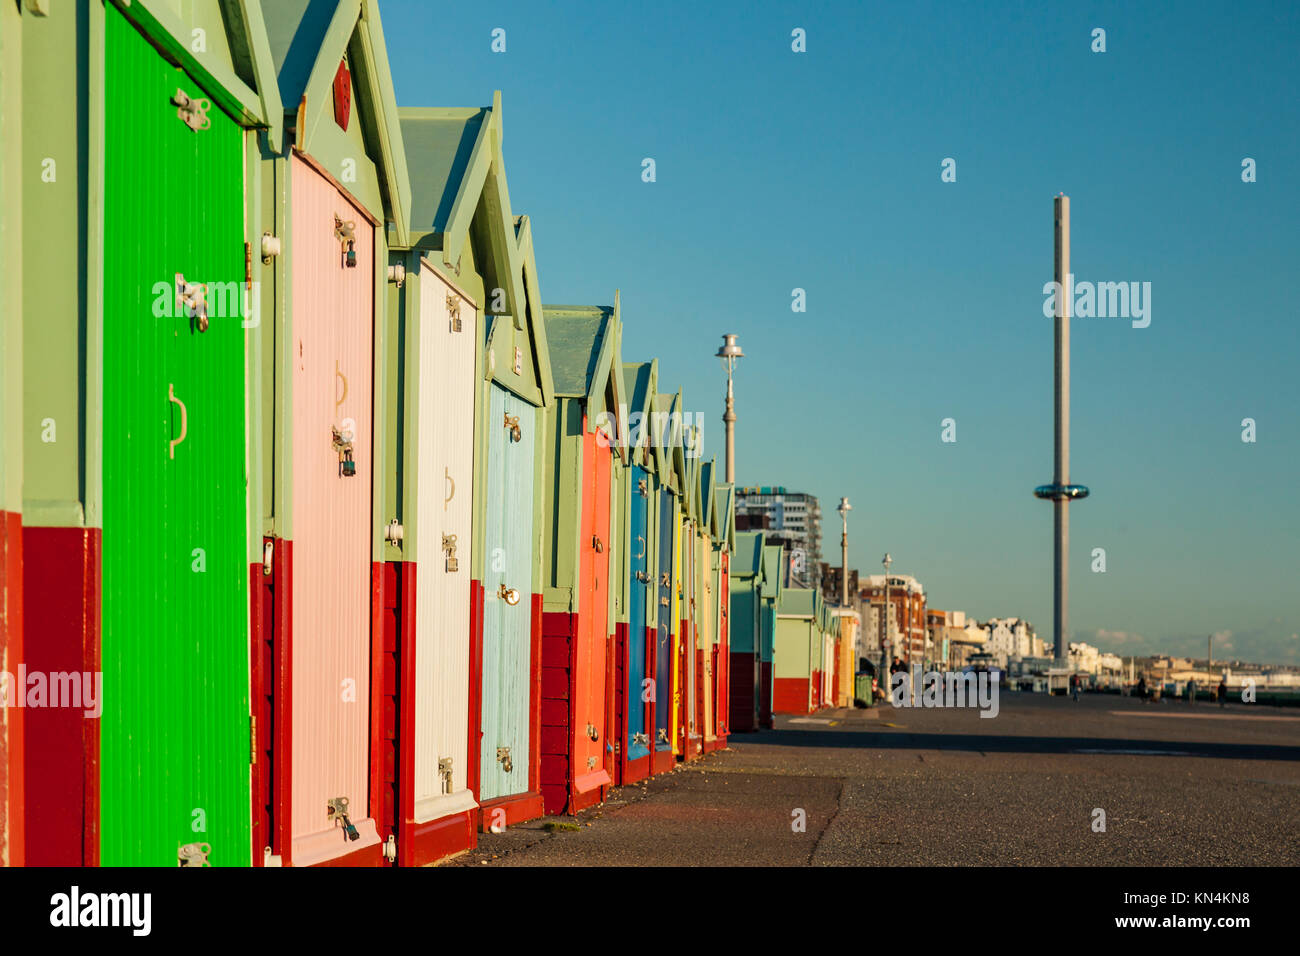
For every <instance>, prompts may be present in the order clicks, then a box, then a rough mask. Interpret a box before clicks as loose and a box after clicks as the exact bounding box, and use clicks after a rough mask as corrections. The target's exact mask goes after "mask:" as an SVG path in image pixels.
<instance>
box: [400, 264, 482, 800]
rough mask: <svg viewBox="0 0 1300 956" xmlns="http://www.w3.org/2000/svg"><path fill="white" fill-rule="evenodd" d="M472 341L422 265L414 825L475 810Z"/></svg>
mask: <svg viewBox="0 0 1300 956" xmlns="http://www.w3.org/2000/svg"><path fill="white" fill-rule="evenodd" d="M449 301H451V302H452V303H454V304H455V306H456V308H457V311H458V316H459V322H458V323H457V321H456V320H455V319H453V316H452V314H451V311H450V310H449V309H448V302H449ZM457 325H459V328H457ZM477 337H478V322H477V318H476V311H475V307H474V305H473V304H472V303H470V302H469V300H467V299H465V298H464V297H462V296H461V295H460V294H459V293H457V292H456V291H455V290H453V289H452V288H451V286H449V285H448V284H447V283H446V282H444V281H443V280H442V279H441V278H440V277H439V276H438V275H437V274H436V273H435V272H434V271H433V270H432V269H430V268H429V267H428V266H423V267H422V268H421V270H420V310H419V329H418V338H419V350H420V366H419V368H420V374H419V378H418V381H417V382H416V383H414V385H413V386H412V387H413V388H414V389H416V390H418V394H419V416H418V421H419V424H418V429H419V436H418V439H417V440H418V452H417V454H418V468H417V472H416V514H415V518H414V520H415V525H416V528H417V530H418V537H417V539H416V540H417V546H418V549H419V550H418V553H417V561H418V564H419V568H420V573H419V578H418V584H417V586H416V590H417V604H416V614H415V629H416V644H417V647H418V648H419V651H418V653H417V654H416V657H415V667H416V677H415V694H416V705H415V781H414V782H415V819H416V821H417V822H421V823H423V822H425V821H427V820H432V819H434V818H435V817H437V816H440V815H442V814H443V813H448V812H456V811H459V810H465V809H468V808H469V807H472V806H473V805H474V802H473V798H472V797H471V796H470V794H469V792H468V778H467V776H466V774H467V771H468V766H469V754H468V739H469V738H468V734H469V728H468V703H469V641H470V635H469V627H470V611H469V601H470V568H471V567H473V564H472V560H473V551H472V542H473V535H472V529H471V521H472V515H473V491H474V475H473V461H474V345H475V342H477V341H478V338H477ZM444 535H445V536H448V538H449V539H450V538H451V537H454V538H455V560H456V570H454V571H452V570H449V563H448V557H449V554H448V552H446V551H444V550H443V548H442V542H443V536H444ZM440 760H450V761H451V779H450V784H449V785H444V783H443V777H442V775H441V774H440V772H439V768H438V762H439V761H440Z"/></svg>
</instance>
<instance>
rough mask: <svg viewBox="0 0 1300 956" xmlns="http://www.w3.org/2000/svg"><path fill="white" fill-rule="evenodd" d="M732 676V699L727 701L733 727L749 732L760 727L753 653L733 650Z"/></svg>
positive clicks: (738, 730) (756, 677)
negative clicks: (755, 693)
mask: <svg viewBox="0 0 1300 956" xmlns="http://www.w3.org/2000/svg"><path fill="white" fill-rule="evenodd" d="M731 678H732V679H731V681H730V684H731V695H730V696H731V699H730V700H729V701H728V702H727V704H728V706H727V713H728V715H729V716H730V719H731V729H732V730H734V731H737V732H738V733H749V732H750V731H752V730H755V729H757V727H758V704H757V701H755V699H754V686H755V685H756V684H757V683H758V671H757V669H756V664H755V661H754V655H753V654H751V653H748V652H742V651H732V652H731Z"/></svg>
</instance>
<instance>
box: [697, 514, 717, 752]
mask: <svg viewBox="0 0 1300 956" xmlns="http://www.w3.org/2000/svg"><path fill="white" fill-rule="evenodd" d="M696 550H697V553H698V555H699V557H698V558H697V560H698V562H699V568H700V580H701V581H702V582H704V586H703V587H702V588H700V600H699V619H700V650H699V654H700V656H701V657H702V659H703V662H704V667H703V671H704V677H703V680H701V682H700V692H701V695H702V696H703V698H704V701H703V703H704V706H703V711H704V716H703V726H702V727H701V728H700V732H701V733H702V734H703V735H704V739H705V740H713V739H715V738H716V737H717V733H716V728H715V725H714V716H713V715H714V707H715V706H716V698H715V691H716V687H717V685H716V683H715V681H716V675H715V674H714V663H713V662H714V659H715V658H714V653H713V647H714V644H715V643H716V642H717V637H716V634H715V630H714V629H715V627H716V624H717V622H716V621H715V620H714V611H713V599H714V595H715V587H716V581H715V580H714V572H713V561H712V558H713V555H712V549H711V548H710V547H709V537H708V535H707V534H704V533H703V532H701V533H700V534H698V535H697V536H696Z"/></svg>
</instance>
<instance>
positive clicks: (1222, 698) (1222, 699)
mask: <svg viewBox="0 0 1300 956" xmlns="http://www.w3.org/2000/svg"><path fill="white" fill-rule="evenodd" d="M1227 702H1228V681H1227V678H1224V677H1220V678H1219V706H1220V707H1223V706H1224V705H1225V704H1226V703H1227Z"/></svg>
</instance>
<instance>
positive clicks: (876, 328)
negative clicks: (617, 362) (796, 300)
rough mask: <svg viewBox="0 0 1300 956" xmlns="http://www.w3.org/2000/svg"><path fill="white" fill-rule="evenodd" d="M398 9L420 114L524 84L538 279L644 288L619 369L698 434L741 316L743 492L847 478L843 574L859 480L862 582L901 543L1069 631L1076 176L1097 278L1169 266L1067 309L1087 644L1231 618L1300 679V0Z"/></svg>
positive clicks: (562, 296)
mask: <svg viewBox="0 0 1300 956" xmlns="http://www.w3.org/2000/svg"><path fill="white" fill-rule="evenodd" d="M380 11H381V15H382V18H383V22H384V28H385V34H386V38H387V43H388V53H389V59H390V61H391V66H392V71H393V79H394V84H395V87H396V91H397V100H398V103H399V105H402V106H478V105H487V104H489V103H490V102H491V100H492V92H493V90H495V89H500V90H501V91H502V97H503V118H504V129H505V139H504V153H505V159H506V170H507V175H508V178H509V187H510V199H511V203H512V205H513V207H514V211H515V212H516V213H517V214H518V213H527V214H528V215H529V216H530V217H531V219H532V224H533V234H534V237H535V241H536V247H537V262H538V271H539V274H540V278H541V288H542V295H543V298H544V299H545V300H546V301H547V302H549V303H575V304H596V303H602V304H603V303H609V302H611V301H612V299H613V292H614V289H615V288H616V287H617V288H619V289H621V293H622V307H623V317H624V322H625V326H626V327H625V331H624V358H625V360H627V361H643V360H648V359H649V358H651V357H658V359H659V362H660V375H661V384H662V385H663V386H664V388H665V390H667V389H668V387H669V386H671V387H673V388H675V387H677V386H679V385H680V387H682V389H683V394H684V398H685V400H686V405H687V407H688V409H690V410H692V411H703V412H706V413H707V420H706V430H705V440H706V454H707V455H713V454H716V455H717V456H718V458H719V464H721V456H722V454H723V443H722V423H721V414H722V403H723V392H724V376H723V373H722V371H721V369H720V367H719V363H718V361H717V360H716V359H715V358H713V357H712V355H713V352H714V351H715V350H716V349H717V346H718V344H719V343H720V341H721V339H720V338H719V336H720V335H721V334H722V333H724V332H735V333H737V334H738V335H739V336H740V344H741V346H742V347H743V348H744V350H745V353H746V358H745V359H743V360H742V361H741V363H740V364H739V366H738V369H737V373H736V401H737V413H738V416H739V421H738V423H737V434H736V456H737V480H738V483H740V484H783V485H785V486H786V487H788V488H789V489H791V490H799V491H809V492H812V493H814V494H816V495H818V496H820V498H821V500H822V507H823V512H824V516H825V518H826V526H825V527H826V535H825V537H826V541H827V543H828V546H829V548H830V549H831V550H834V552H835V553H834V554H833V555H830V556H829V557H830V558H831V560H833V561H835V562H836V563H838V543H839V519H838V516H837V515H836V514H835V512H834V507H835V505H836V503H837V502H838V499H839V496H840V495H848V496H849V497H850V500H851V501H852V503H853V505H854V511H853V512H852V515H851V519H850V554H849V560H850V565H851V566H857V567H859V568H861V569H862V570H863V572H864V573H866V572H877V571H879V568H880V563H879V562H880V558H881V556H882V555H883V553H884V552H885V551H886V550H888V551H890V552H891V553H892V554H893V557H894V566H893V569H894V570H895V571H901V572H906V573H911V574H915V575H916V576H917V577H918V578H919V579H920V580H921V581H922V583H923V584H924V585H925V586H926V589H927V592H928V595H929V599H930V602H931V604H932V605H933V606H935V607H940V608H944V609H958V610H965V611H967V612H968V613H969V614H973V615H975V616H977V617H979V618H981V619H983V618H985V617H989V616H1007V615H1018V616H1021V617H1027V618H1028V619H1029V620H1031V621H1032V622H1033V623H1034V625H1035V626H1036V628H1037V630H1038V632H1039V634H1040V635H1041V636H1043V637H1044V638H1045V639H1047V640H1049V641H1050V639H1051V630H1052V508H1051V505H1050V504H1049V503H1047V502H1042V501H1038V500H1036V499H1035V498H1033V496H1032V489H1033V487H1034V486H1035V485H1038V484H1043V483H1047V482H1050V481H1051V479H1052V321H1051V319H1049V318H1045V317H1044V316H1043V303H1044V295H1043V292H1042V287H1043V283H1044V282H1047V281H1050V280H1051V278H1052V197H1053V196H1055V195H1056V194H1057V193H1058V192H1062V191H1063V192H1065V193H1066V194H1068V195H1069V196H1070V197H1071V203H1072V217H1073V234H1072V239H1073V242H1072V255H1073V262H1072V266H1073V272H1074V274H1075V275H1076V279H1077V281H1080V282H1082V281H1092V282H1102V281H1106V282H1111V281H1114V282H1118V281H1126V282H1139V283H1141V282H1150V283H1151V312H1150V320H1151V321H1150V325H1149V326H1148V327H1146V328H1133V327H1132V324H1131V322H1130V321H1129V320H1128V319H1124V318H1076V319H1075V321H1074V323H1073V337H1072V342H1073V391H1072V411H1073V426H1072V469H1071V471H1072V474H1071V478H1072V479H1073V480H1074V481H1075V482H1078V483H1082V484H1086V485H1088V486H1089V487H1090V488H1091V489H1092V497H1091V498H1089V499H1088V500H1086V501H1084V502H1082V503H1079V504H1076V505H1074V506H1072V508H1071V527H1072V536H1071V564H1072V575H1071V594H1072V597H1071V632H1072V635H1071V636H1072V637H1073V638H1074V639H1076V640H1086V641H1090V642H1094V643H1097V644H1099V645H1100V646H1101V647H1103V648H1105V649H1109V650H1114V651H1116V652H1119V653H1122V654H1130V653H1137V654H1143V653H1152V652H1155V651H1167V652H1172V653H1200V654H1204V651H1205V643H1206V640H1205V639H1206V636H1207V635H1208V634H1211V633H1217V634H1219V637H1218V638H1217V639H1216V644H1215V651H1216V657H1217V656H1219V653H1220V652H1221V651H1222V652H1223V653H1224V656H1229V655H1230V656H1235V657H1238V658H1242V659H1246V660H1272V661H1279V662H1289V663H1300V636H1297V635H1298V633H1300V584H1298V583H1297V574H1298V572H1300V560H1298V559H1300V553H1298V552H1300V545H1298V542H1300V504H1297V497H1296V495H1297V490H1298V489H1297V484H1298V478H1300V475H1298V468H1300V453H1298V449H1300V423H1298V422H1297V417H1298V412H1300V385H1298V384H1297V373H1296V363H1297V351H1298V349H1297V346H1298V345H1300V333H1298V332H1297V322H1298V321H1300V315H1298V314H1297V312H1298V309H1297V300H1296V296H1295V294H1294V290H1295V284H1296V278H1297V275H1298V274H1300V267H1298V266H1297V259H1298V258H1300V225H1298V223H1297V212H1300V185H1298V184H1300V135H1298V132H1300V122H1298V120H1297V107H1298V102H1300V97H1297V90H1300V67H1298V66H1297V52H1296V51H1297V47H1298V45H1300V5H1297V4H1294V3H1273V4H1262V3H1243V4H1202V3H1186V2H1179V3H1162V4H1156V3H1142V4H1133V3H1114V4H1087V3H1085V4H1040V3H1021V4H1003V5H998V6H996V7H989V6H988V5H986V4H966V3H933V4H930V3H914V2H909V3H906V4H871V5H865V4H859V3H804V4H777V3H716V4H715V3H699V2H693V3H672V2H656V3H654V4H622V3H618V4H600V3H586V4H559V3H556V4H551V3H547V4H540V3H517V4H487V3H483V4H442V3H428V2H413V0H381V3H380ZM496 28H500V29H503V30H505V44H506V50H505V52H504V53H494V52H492V49H491V44H492V31H493V30H494V29H496ZM795 28H802V29H803V30H804V31H805V32H806V48H807V49H806V52H803V53H796V52H793V51H792V49H791V46H792V43H793V42H794V41H793V39H792V36H791V32H792V31H793V30H794V29H795ZM1095 28H1102V29H1104V30H1105V46H1106V49H1105V52H1104V53H1094V52H1093V51H1092V46H1093V45H1094V39H1093V30H1094V29H1095ZM647 157H649V158H652V159H654V161H655V173H656V181H655V182H653V183H647V182H643V181H642V161H643V159H645V158H647ZM1247 157H1249V158H1251V159H1253V160H1254V161H1255V164H1256V181H1255V182H1253V183H1245V182H1243V181H1242V162H1243V160H1244V159H1245V158H1247ZM946 158H952V159H953V160H955V163H956V181H955V182H943V181H941V175H940V174H941V172H942V169H941V164H942V162H943V160H944V159H946ZM796 288H799V289H804V290H805V291H806V301H807V311H806V312H803V313H795V312H793V311H792V309H791V303H792V290H794V289H796ZM1288 288H1290V289H1291V290H1292V295H1291V297H1290V298H1287V295H1286V290H1287V289H1288ZM946 418H952V419H954V420H955V423H956V439H957V440H956V441H955V442H948V443H945V442H943V441H942V440H941V431H942V426H941V422H942V421H943V420H944V419H946ZM1246 418H1250V419H1253V420H1254V421H1255V423H1256V424H1255V428H1256V435H1255V437H1256V440H1255V441H1254V442H1252V443H1248V442H1243V440H1242V434H1243V426H1242V420H1243V419H1246ZM1095 548H1104V549H1105V555H1106V571H1105V573H1097V572H1094V571H1092V570H1091V565H1092V561H1093V559H1092V554H1093V549H1095Z"/></svg>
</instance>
